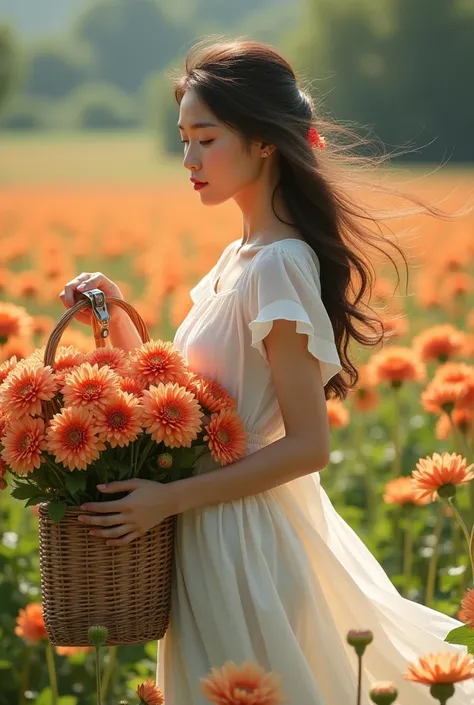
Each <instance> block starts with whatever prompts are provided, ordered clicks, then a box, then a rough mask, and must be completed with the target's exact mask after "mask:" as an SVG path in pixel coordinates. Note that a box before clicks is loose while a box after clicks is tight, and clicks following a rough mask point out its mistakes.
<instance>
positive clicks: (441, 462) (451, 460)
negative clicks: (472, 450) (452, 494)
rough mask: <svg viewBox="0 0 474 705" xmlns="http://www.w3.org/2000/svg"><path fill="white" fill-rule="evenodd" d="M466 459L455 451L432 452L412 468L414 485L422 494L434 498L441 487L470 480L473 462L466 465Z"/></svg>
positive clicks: (473, 475)
mask: <svg viewBox="0 0 474 705" xmlns="http://www.w3.org/2000/svg"><path fill="white" fill-rule="evenodd" d="M466 463H467V460H466V458H463V457H462V455H457V454H456V453H441V455H440V454H439V453H433V456H432V457H431V458H430V457H429V456H427V457H426V458H421V459H420V460H419V461H418V463H417V464H416V467H417V469H416V470H413V473H412V477H413V479H414V481H415V487H416V488H417V489H418V490H421V492H422V495H423V496H428V497H432V498H433V499H434V498H436V495H437V494H439V493H440V490H441V488H443V487H445V486H446V485H449V486H450V487H451V488H455V486H456V485H461V484H464V483H465V482H470V481H471V480H473V479H474V473H473V472H472V470H471V468H474V463H473V464H472V465H469V467H466Z"/></svg>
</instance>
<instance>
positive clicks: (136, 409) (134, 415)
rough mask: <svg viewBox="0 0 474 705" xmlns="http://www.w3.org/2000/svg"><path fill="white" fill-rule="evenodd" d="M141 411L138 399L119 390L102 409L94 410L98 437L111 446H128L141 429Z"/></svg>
mask: <svg viewBox="0 0 474 705" xmlns="http://www.w3.org/2000/svg"><path fill="white" fill-rule="evenodd" d="M142 411H143V407H142V406H141V404H140V401H139V399H137V398H136V397H134V396H132V394H127V393H126V392H121V391H120V390H119V391H118V392H117V395H116V396H115V397H113V398H112V399H111V400H109V401H108V402H107V404H106V405H105V407H104V408H103V409H99V410H97V411H96V412H95V417H96V421H97V432H98V435H99V438H100V439H101V440H102V441H107V442H108V443H110V445H111V446H112V448H115V447H116V446H120V447H123V446H128V444H129V443H130V442H131V441H135V440H136V439H137V437H138V434H139V433H141V431H142V425H141V418H142Z"/></svg>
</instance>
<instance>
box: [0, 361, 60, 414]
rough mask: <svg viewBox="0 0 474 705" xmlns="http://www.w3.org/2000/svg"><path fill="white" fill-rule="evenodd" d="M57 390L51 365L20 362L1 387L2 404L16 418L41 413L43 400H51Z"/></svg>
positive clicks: (0, 403)
mask: <svg viewBox="0 0 474 705" xmlns="http://www.w3.org/2000/svg"><path fill="white" fill-rule="evenodd" d="M56 390H57V384H56V380H55V378H54V374H53V371H52V369H51V367H35V366H33V365H30V364H28V363H20V364H18V365H17V366H16V367H15V369H14V370H13V371H12V372H11V373H10V374H9V376H8V379H7V380H5V382H4V383H3V384H2V386H1V387H0V405H1V406H2V407H3V409H4V411H6V412H7V413H10V414H12V416H13V417H14V418H17V419H18V418H21V417H22V416H26V415H27V414H31V415H32V416H34V415H35V414H37V415H40V414H41V401H42V400H45V401H47V400H50V399H52V398H53V397H54V395H55V394H56Z"/></svg>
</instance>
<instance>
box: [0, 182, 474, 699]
mask: <svg viewBox="0 0 474 705" xmlns="http://www.w3.org/2000/svg"><path fill="white" fill-rule="evenodd" d="M400 182H402V180H401V179H400ZM473 186H474V178H473V177H472V176H469V175H468V174H463V176H462V178H461V177H457V178H456V175H455V174H454V175H453V174H452V173H451V172H449V174H448V175H447V176H445V177H444V176H440V175H436V176H433V177H429V178H424V179H417V180H415V181H413V182H412V183H410V184H407V185H406V190H411V191H415V192H416V193H419V194H420V195H421V196H422V197H423V198H425V199H428V200H429V201H431V202H433V203H434V204H435V205H438V206H440V207H441V208H443V209H445V210H450V209H455V208H458V207H461V206H462V205H463V204H465V203H466V202H467V201H468V200H469V198H472V193H473ZM365 197H366V198H367V199H368V200H369V201H370V200H371V194H366V195H365ZM374 205H376V206H379V205H380V207H384V206H385V204H382V203H380V204H378V203H377V204H374ZM390 206H394V204H390ZM390 229H391V231H393V233H395V235H396V236H397V242H398V244H400V245H401V246H402V247H404V249H405V253H406V255H407V257H408V258H409V260H410V270H409V279H408V290H406V279H404V270H403V268H401V270H400V271H401V276H402V281H401V284H400V286H399V287H398V288H396V279H395V278H394V276H393V271H392V270H391V269H390V268H389V267H388V266H387V264H386V261H380V262H374V266H375V268H376V269H377V271H378V274H379V276H378V279H377V283H376V286H375V289H374V292H373V297H372V299H371V302H370V303H371V306H372V307H373V308H374V309H376V310H377V312H378V314H379V315H380V317H381V318H382V319H383V321H384V327H385V330H386V340H385V343H384V345H383V347H381V348H380V349H376V350H360V349H356V348H353V349H352V352H353V356H354V359H355V360H356V361H357V365H358V366H359V370H360V381H359V385H358V387H357V389H356V390H354V391H353V392H351V394H350V395H349V397H348V399H347V400H345V401H344V402H339V401H335V400H329V401H328V402H327V408H328V415H329V420H330V425H331V428H332V453H331V462H330V464H329V466H328V467H327V468H325V470H324V471H323V473H322V476H321V479H322V484H323V486H324V487H325V489H326V491H327V492H328V494H329V496H330V498H331V500H332V501H333V503H334V504H335V506H336V508H337V510H338V512H339V513H340V514H341V515H342V516H343V517H344V519H345V520H346V521H347V522H348V523H349V524H350V525H351V526H352V527H353V528H354V529H355V530H356V531H357V533H358V534H359V535H360V536H361V537H362V538H363V540H364V541H365V543H366V544H367V546H368V547H369V548H370V550H371V551H372V552H373V553H374V554H375V556H376V557H377V559H378V561H379V562H381V563H382V565H383V566H384V568H385V570H386V571H387V573H388V574H389V575H390V577H391V579H392V581H393V583H394V584H395V585H396V587H397V588H398V589H399V590H400V592H402V593H403V594H404V595H405V596H406V597H408V598H409V599H412V600H416V601H418V602H422V603H424V604H427V605H429V606H433V607H435V608H436V609H438V610H441V611H443V612H445V613H447V614H450V615H452V616H458V617H459V618H461V619H462V620H463V621H465V622H466V623H467V624H468V626H469V629H470V630H471V631H472V637H471V639H472V644H473V653H474V631H473V630H474V599H473V595H474V592H473V593H471V592H469V589H470V588H472V587H473V573H472V566H471V560H470V551H469V540H470V535H471V532H472V526H473V524H474V480H473V474H472V471H471V470H472V468H471V467H470V466H471V465H472V464H473V463H474V213H471V214H469V215H466V216H465V217H463V218H461V219H459V220H455V221H440V220H434V219H432V218H428V217H420V216H417V217H416V218H412V217H410V216H406V217H403V218H402V217H400V218H398V219H397V220H394V221H391V222H390ZM240 235H241V222H240V213H239V212H238V210H237V209H236V208H235V206H233V205H232V204H225V205H223V206H220V207H219V208H215V209H205V208H203V207H202V206H201V205H200V201H199V198H198V196H197V195H196V194H194V193H193V191H192V189H190V187H189V186H188V185H187V181H186V178H185V176H184V174H183V176H182V177H181V179H177V178H176V177H175V176H174V175H173V176H171V175H168V176H162V177H161V178H160V179H158V180H157V182H156V183H151V181H150V180H147V182H146V183H140V184H138V183H132V184H125V183H112V182H111V183H108V184H102V185H98V184H84V183H82V184H80V185H78V184H74V183H69V184H68V183H61V185H47V184H41V185H35V184H31V185H26V184H21V183H17V184H15V185H13V184H12V185H7V186H5V187H4V188H3V190H2V192H1V193H0V245H1V246H0V388H1V385H2V383H4V382H5V380H6V377H7V374H8V372H9V364H11V363H10V361H11V359H12V357H13V356H16V359H17V360H19V359H21V358H25V357H27V356H29V355H31V354H32V353H33V352H34V351H35V349H37V348H41V347H43V346H44V345H46V343H47V341H48V338H49V336H50V334H51V332H52V331H53V329H54V327H55V324H56V322H57V321H58V319H59V318H60V316H61V315H62V313H63V312H64V309H63V307H62V305H61V302H60V300H59V298H58V295H59V293H60V291H61V290H62V289H63V287H64V284H65V283H66V282H67V281H69V280H70V279H72V278H73V277H74V276H75V275H77V274H79V273H80V272H82V271H90V272H92V271H102V272H104V274H106V275H107V276H108V277H109V278H110V279H113V280H114V281H115V282H116V283H117V284H118V285H119V287H120V289H121V291H122V293H123V294H124V297H125V299H126V300H127V301H128V302H129V303H131V304H132V305H133V306H134V307H135V308H136V309H137V310H138V312H139V313H140V314H141V316H142V317H143V318H144V320H145V322H146V324H147V326H148V328H149V330H150V333H151V337H152V338H161V339H164V340H171V339H172V337H173V333H174V330H175V329H176V327H177V326H178V325H179V322H180V321H181V320H182V319H183V317H184V316H185V315H186V313H187V312H188V310H189V308H190V306H191V300H190V298H189V289H190V288H191V287H192V286H193V284H194V283H196V281H197V280H198V279H199V278H200V277H201V276H202V275H203V274H204V273H205V272H206V271H208V269H210V268H211V267H212V266H213V264H214V263H215V261H216V259H217V258H218V256H219V255H220V253H221V251H222V249H223V248H224V247H225V245H227V244H228V243H229V242H230V241H231V240H234V239H237V238H238V237H240ZM387 237H393V235H391V234H390V233H389V232H387ZM60 345H61V346H70V345H72V346H74V347H75V348H77V349H79V350H82V351H83V352H84V353H86V354H89V353H92V351H93V350H94V348H95V346H94V339H93V336H92V333H91V331H90V329H88V328H86V327H85V326H83V325H80V324H78V323H73V324H72V325H71V326H70V327H69V328H68V329H67V330H66V331H65V333H64V335H63V337H62V339H61V341H60ZM0 411H1V410H0ZM0 426H1V417H0ZM1 435H2V434H1V433H0V436H1ZM1 468H2V465H1V461H0V469H1ZM5 477H6V476H5ZM0 483H1V484H0V486H1V487H2V488H3V490H2V492H1V493H0V521H1V524H0V526H1V536H2V540H1V542H0V604H1V605H2V609H1V610H0V682H1V688H0V705H3V703H5V704H6V703H9V704H13V703H18V705H24V704H25V703H27V702H34V703H36V704H37V705H50V704H51V703H58V705H92V703H95V702H96V699H95V688H96V675H95V658H94V653H93V648H92V647H91V648H89V647H85V648H75V649H74V648H71V649H68V648H67V647H57V648H54V647H53V648H52V647H51V646H50V645H49V644H48V642H47V640H46V638H45V636H46V633H45V629H44V623H43V620H42V615H41V610H40V608H39V607H38V603H40V600H41V596H40V591H39V559H38V535H37V521H38V519H37V511H36V509H35V507H29V508H27V509H25V508H24V507H23V506H22V504H21V503H20V502H19V501H17V500H15V499H13V498H12V497H11V496H10V489H11V488H10V486H9V485H8V484H7V482H6V481H5V479H4V478H3V477H2V478H0ZM472 548H473V547H472V541H471V549H472ZM137 579H140V576H139V575H138V576H137ZM462 601H463V609H462V610H461V602H462ZM367 628H368V629H370V625H367ZM368 648H376V644H375V645H374V647H370V646H368ZM156 649H157V645H156V643H149V644H146V645H143V646H124V647H119V648H118V649H117V648H110V649H108V651H106V653H105V663H104V674H103V677H102V688H103V691H104V693H105V697H104V700H103V702H104V705H106V704H107V703H110V704H112V703H114V704H115V703H118V702H119V701H120V700H123V699H129V701H130V702H132V701H133V702H135V701H136V697H137V696H136V695H135V692H136V689H137V687H139V686H140V687H141V691H140V692H141V694H142V695H143V696H144V694H145V693H148V694H149V699H148V702H149V703H154V702H158V700H159V696H158V695H157V694H156V693H155V691H154V689H153V687H152V685H151V684H148V685H146V686H145V685H143V686H142V684H144V683H145V682H146V681H147V679H150V678H151V679H154V676H155V666H156ZM249 668H250V667H249ZM415 670H416V669H415ZM53 673H54V676H53V675H52V674H53ZM473 673H474V672H473ZM222 677H224V676H223V675H222V674H221V675H220V676H219V678H222ZM259 677H260V678H264V676H262V675H260V676H259ZM216 678H217V676H216ZM422 682H424V681H422ZM283 685H284V684H283ZM206 687H207V691H206V692H207V693H208V694H209V693H210V694H211V695H210V696H209V697H211V696H212V693H213V692H214V691H215V688H217V686H216V685H215V683H214V682H212V683H211V682H210V684H209V683H208V685H207V686H206ZM420 687H426V686H420ZM213 688H214V691H213ZM382 690H383V689H382ZM56 692H57V693H58V694H59V695H58V697H56ZM139 697H141V696H140V693H139ZM142 702H147V700H146V699H144V697H143V698H142ZM216 702H221V701H216ZM222 702H223V701H222ZM229 702H230V701H229ZM242 702H244V701H242ZM249 702H250V700H249ZM255 702H259V701H257V700H256V701H255ZM262 702H263V701H262ZM268 702H270V701H268ZM272 702H275V703H276V702H277V700H276V699H275V701H272ZM278 702H280V701H278ZM374 702H376V701H375V700H374ZM380 702H393V700H391V701H389V700H381V701H380ZM354 705H355V704H354Z"/></svg>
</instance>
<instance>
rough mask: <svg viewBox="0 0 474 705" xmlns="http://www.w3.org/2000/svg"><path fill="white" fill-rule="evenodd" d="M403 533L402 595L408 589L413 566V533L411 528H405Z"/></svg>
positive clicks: (406, 593)
mask: <svg viewBox="0 0 474 705" xmlns="http://www.w3.org/2000/svg"><path fill="white" fill-rule="evenodd" d="M403 534H404V535H403V576H404V580H403V595H404V597H406V596H407V595H408V593H409V590H410V580H411V571H412V566H413V534H412V531H411V528H407V529H405V531H404V532H403Z"/></svg>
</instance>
